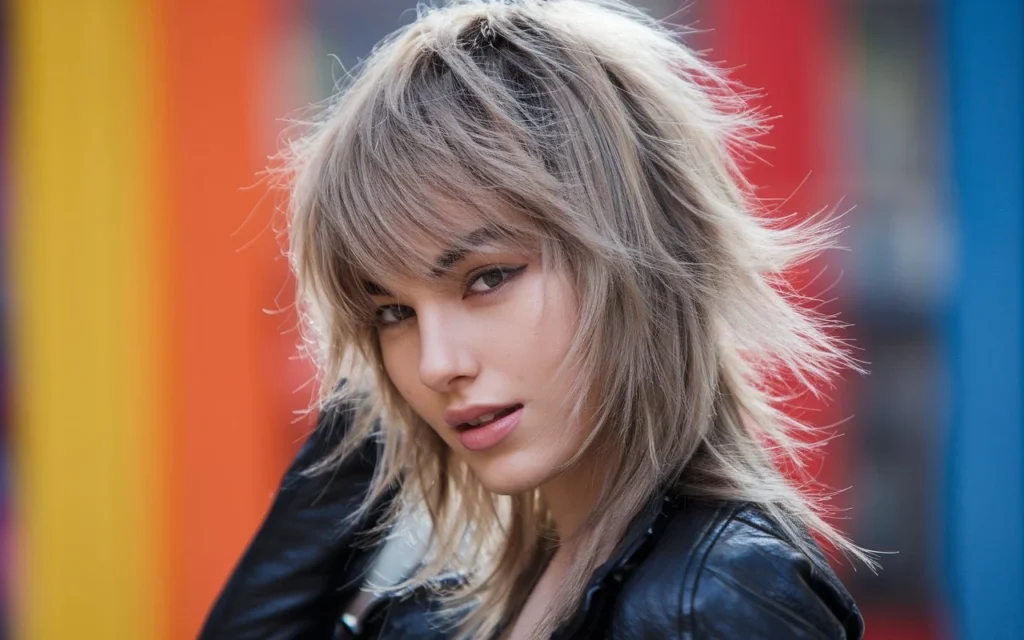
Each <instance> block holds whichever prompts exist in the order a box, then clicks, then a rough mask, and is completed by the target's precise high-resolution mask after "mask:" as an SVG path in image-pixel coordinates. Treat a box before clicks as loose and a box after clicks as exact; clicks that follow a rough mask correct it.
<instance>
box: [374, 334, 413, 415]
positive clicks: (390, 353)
mask: <svg viewBox="0 0 1024 640" xmlns="http://www.w3.org/2000/svg"><path fill="white" fill-rule="evenodd" d="M380 353H381V358H382V360H383V363H384V371H385V373H387V375H388V378H389V379H390V380H391V384H392V385H394V387H395V389H397V390H398V393H400V394H401V395H402V398H403V399H404V400H405V401H406V402H408V403H409V404H411V405H413V408H414V409H415V408H416V404H417V397H416V396H417V393H416V389H417V386H418V385H417V384H416V382H417V380H418V371H419V369H418V365H417V349H416V345H415V344H411V341H410V340H408V339H405V338H404V337H402V336H386V337H382V339H381V341H380Z"/></svg>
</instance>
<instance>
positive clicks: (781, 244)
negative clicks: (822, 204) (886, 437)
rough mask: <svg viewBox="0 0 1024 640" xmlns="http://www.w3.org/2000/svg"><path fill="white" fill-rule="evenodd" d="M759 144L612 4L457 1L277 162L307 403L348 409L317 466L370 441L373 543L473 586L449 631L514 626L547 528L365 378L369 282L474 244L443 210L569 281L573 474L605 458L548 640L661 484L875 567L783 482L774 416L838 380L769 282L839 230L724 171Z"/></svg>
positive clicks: (383, 385)
mask: <svg viewBox="0 0 1024 640" xmlns="http://www.w3.org/2000/svg"><path fill="white" fill-rule="evenodd" d="M761 132H763V124H762V122H761V120H760V118H759V117H758V114H755V113H752V112H751V111H750V109H749V108H748V106H747V104H746V101H745V100H744V96H743V94H742V93H741V92H739V91H737V89H736V87H735V86H734V85H733V84H732V83H731V82H730V81H728V80H727V79H726V78H725V77H724V76H723V75H722V74H721V73H720V72H719V71H718V70H717V69H716V68H714V67H713V66H712V65H710V64H709V63H707V62H706V61H704V60H703V59H702V58H701V57H700V56H698V55H696V54H695V53H694V52H692V51H691V50H689V49H688V48H687V47H686V46H685V45H684V44H682V43H681V42H680V40H679V39H678V37H677V34H676V33H675V32H673V31H672V30H670V29H668V28H666V27H665V26H664V25H662V24H660V23H658V22H656V21H654V20H653V19H651V18H649V17H647V16H646V15H644V14H643V13H641V12H640V11H638V10H636V9H634V8H632V7H630V6H629V5H627V4H625V3H622V2H618V1H615V0H603V1H584V0H548V1H542V0H521V1H516V2H508V1H505V2H501V1H487V0H471V1H464V2H452V3H449V4H447V5H446V6H444V7H440V8H426V7H420V8H419V15H418V18H417V20H416V21H415V22H413V23H412V24H410V25H409V26H407V27H404V28H403V29H401V30H399V31H398V32H396V33H394V34H393V35H391V36H390V37H389V38H387V39H386V40H385V41H383V42H382V43H381V44H380V45H378V47H377V48H375V49H374V51H373V52H372V54H371V55H370V56H369V58H368V59H367V60H365V61H364V62H363V63H362V64H361V65H360V66H359V67H358V69H357V70H356V72H355V73H354V74H351V76H350V78H349V79H348V81H347V83H346V85H345V86H344V87H343V88H342V90H341V91H340V92H339V94H338V96H337V98H336V99H335V100H334V101H332V103H331V104H330V106H329V107H328V108H327V109H326V110H324V112H323V114H322V116H321V117H319V118H318V119H317V120H316V122H315V123H313V124H312V125H311V127H310V128H309V129H308V130H307V131H305V133H304V135H303V136H302V137H301V138H300V139H298V140H297V141H296V142H295V143H294V145H293V146H292V147H291V148H290V155H289V157H288V160H289V164H288V169H289V171H290V173H289V174H288V178H289V180H290V183H289V184H290V188H291V191H290V193H291V201H290V210H291V227H290V241H291V259H292V265H293V268H294V271H295V273H296V275H297V279H298V284H299V297H300V302H301V306H302V309H303V311H304V314H305V318H306V320H307V321H308V322H307V323H306V329H307V333H306V335H307V338H308V339H307V341H306V345H307V346H308V347H309V351H310V353H311V355H312V356H313V357H314V358H315V360H316V362H317V364H318V366H319V371H320V373H321V375H320V382H321V385H322V390H323V391H322V394H321V398H320V399H321V405H320V406H325V405H327V404H330V403H332V402H350V403H355V405H356V406H357V409H358V411H357V420H356V423H355V425H354V426H353V429H352V430H351V432H350V433H349V434H348V436H347V439H346V440H345V442H344V443H343V444H342V445H341V446H340V447H339V449H338V450H337V451H336V452H335V454H334V455H333V456H331V458H330V459H328V460H325V461H324V462H323V463H322V464H321V465H320V466H319V467H318V470H329V469H330V468H332V467H333V466H334V465H336V464H338V463H339V462H340V461H341V460H343V459H344V458H345V457H346V456H347V455H349V454H350V453H351V452H353V451H355V450H356V449H357V448H358V447H359V443H360V442H362V441H364V440H365V439H367V438H378V439H379V440H380V441H381V442H382V443H383V444H382V452H383V453H382V462H381V464H380V465H379V466H378V469H377V475H376V477H375V479H374V482H373V486H372V490H371V491H370V494H369V496H368V497H367V500H366V503H365V505H364V507H365V509H364V511H362V512H361V514H362V513H365V510H366V509H368V508H369V507H370V505H372V504H374V503H375V502H377V501H378V500H380V499H381V498H382V497H383V496H384V495H386V494H387V493H388V492H390V491H392V490H396V489H397V495H398V498H397V499H395V500H394V501H393V502H392V508H391V510H390V516H389V519H388V520H387V521H385V522H383V523H382V524H381V529H382V530H385V529H387V527H388V526H390V524H391V523H392V522H393V521H394V519H395V518H398V517H400V516H402V515H403V514H405V513H407V512H409V511H414V510H422V511H423V512H425V513H426V514H427V515H429V517H430V519H431V524H432V534H431V539H430V544H429V546H430V549H431V554H430V555H429V561H428V562H427V563H425V565H424V566H423V567H422V568H421V570H420V571H419V572H418V573H417V574H416V575H415V576H413V578H412V579H411V582H413V583H430V581H431V580H432V579H433V578H436V577H438V576H439V575H441V574H442V573H447V572H449V571H452V570H456V571H460V572H461V573H463V574H464V575H465V576H466V577H467V579H466V581H465V582H463V583H462V584H461V585H460V586H458V587H457V588H455V589H454V590H453V591H450V592H446V593H445V594H444V595H445V597H446V598H448V599H449V606H450V610H451V611H453V612H456V616H455V617H456V618H457V624H458V626H459V632H460V633H461V634H462V635H464V636H466V637H489V636H490V635H491V634H492V633H493V632H494V631H495V630H496V629H498V628H499V627H500V624H501V623H502V621H503V620H504V619H505V618H506V617H507V616H508V615H510V613H512V612H514V611H515V610H517V608H518V607H519V606H521V604H522V603H523V601H524V599H525V597H526V595H527V594H528V592H529V589H530V587H531V586H532V583H533V580H534V578H535V577H536V575H537V571H538V570H539V568H540V567H542V566H543V563H544V562H545V560H546V558H547V557H548V556H549V554H550V545H548V544H546V543H545V537H546V536H550V535H551V522H550V517H549V515H548V513H547V511H546V509H545V506H544V504H543V502H542V500H541V499H540V496H539V495H538V493H537V492H536V491H533V492H529V493H528V494H526V495H516V496H496V495H493V494H491V493H490V492H488V491H487V490H486V489H485V488H484V487H483V486H482V485H481V484H480V482H479V481H478V480H477V479H476V478H475V477H474V475H473V474H472V472H471V471H470V470H469V469H468V467H467V466H466V465H465V464H464V463H462V462H461V461H460V460H459V459H457V458H456V457H454V456H452V455H451V452H450V450H449V449H448V448H447V447H446V446H445V444H444V443H443V442H442V441H441V439H440V438H439V437H438V436H437V435H436V434H435V433H434V432H433V430H432V429H431V428H430V427H429V426H428V425H427V424H426V423H425V422H424V421H423V420H422V419H421V418H419V417H418V416H417V415H415V413H414V412H413V411H412V410H411V409H410V407H409V406H408V405H407V404H406V403H405V402H404V401H403V399H402V397H401V396H400V394H399V393H398V392H397V390H396V389H395V388H394V386H393V385H392V384H391V382H390V380H389V379H388V376H387V375H386V372H385V370H384V367H383V364H382V360H381V353H380V347H379V343H378V341H377V336H376V331H375V329H374V328H373V325H372V311H373V306H372V304H371V302H370V299H369V296H368V293H367V291H366V289H365V287H364V284H363V283H364V282H365V281H366V280H371V281H374V282H381V281H384V282H387V281H389V279H391V278H399V277H408V276H410V275H411V274H415V273H423V272H429V271H430V269H431V267H432V264H431V263H432V260H433V258H434V256H433V255H430V254H429V253H428V251H427V249H428V248H430V247H436V246H438V245H439V244H440V245H442V246H443V245H444V244H445V243H446V242H447V241H450V239H451V238H456V237H459V236H461V235H463V234H464V233H465V231H466V230H467V227H466V220H465V218H466V217H467V216H466V215H462V216H460V215H451V212H452V211H460V212H468V213H467V215H468V216H469V217H471V218H472V221H473V224H474V225H476V226H484V227H486V228H488V229H489V230H490V231H491V232H492V233H495V234H497V235H499V236H500V237H501V238H503V239H504V240H505V241H508V242H512V243H515V244H516V245H517V246H522V247H524V248H529V249H531V250H537V251H539V252H540V253H541V255H542V256H543V260H544V264H545V268H558V269H563V270H565V272H566V273H568V274H569V275H570V276H571V279H572V282H573V283H574V286H575V293H576V295H577V297H578V301H579V330H578V332H577V334H576V338H575V342H574V344H573V345H572V347H571V349H570V351H569V358H568V359H567V366H568V363H572V364H574V365H578V366H576V367H575V368H574V369H573V370H574V371H578V372H580V373H579V374H578V375H575V376H574V377H573V378H572V382H573V388H574V393H572V394H571V395H570V396H569V397H570V399H571V400H572V401H573V403H574V407H573V409H574V414H573V415H574V417H576V418H579V417H580V416H581V415H582V413H583V412H584V407H586V408H587V415H588V419H590V420H592V422H593V425H594V429H593V432H592V434H591V436H590V438H589V439H588V440H587V442H586V444H585V445H584V447H583V450H582V451H581V452H580V453H579V454H577V458H579V456H582V455H584V453H593V452H595V450H596V449H597V448H603V447H607V449H608V451H614V452H615V455H604V456H603V459H604V460H607V461H608V463H609V465H610V468H609V469H608V476H607V479H608V482H607V484H606V486H605V487H604V490H603V493H602V494H601V496H600V500H599V503H598V505H597V508H596V509H595V510H594V512H593V513H592V514H591V515H590V517H589V519H588V521H587V523H585V525H584V526H583V527H581V531H584V532H585V533H584V534H581V535H582V536H584V537H583V538H582V539H581V540H580V545H579V549H580V551H579V552H578V555H577V557H576V559H575V562H574V563H573V566H572V570H571V573H570V575H569V577H568V578H567V583H566V584H567V585H568V586H567V588H565V589H563V590H562V592H561V594H560V596H559V600H558V601H556V602H554V603H552V605H551V608H550V610H549V612H548V615H547V617H546V618H545V620H544V622H543V624H542V634H544V635H546V634H547V633H549V632H550V631H552V630H553V629H554V628H555V626H556V625H557V624H558V623H559V622H560V621H561V620H564V619H565V617H566V616H567V615H569V613H570V612H571V611H572V610H573V609H574V608H575V607H576V606H578V604H579V602H580V598H581V596H582V592H583V590H584V588H585V585H586V581H587V579H588V578H589V576H590V575H591V574H592V573H593V571H594V569H595V568H596V566H597V565H598V564H599V563H600V562H601V561H603V559H604V557H605V555H606V554H607V553H608V552H609V550H610V547H611V546H614V544H615V543H616V542H617V541H618V539H619V537H620V536H621V534H622V533H623V531H624V529H625V527H626V526H627V524H628V523H629V521H630V520H631V519H632V518H633V517H635V515H636V514H637V513H638V512H639V510H640V509H641V508H642V506H643V505H644V504H645V503H646V501H648V500H649V499H650V498H651V497H652V496H653V495H655V494H656V493H657V492H658V491H659V489H662V488H664V487H666V486H668V487H672V488H673V489H674V490H675V491H677V492H679V493H681V494H685V495H691V496H703V497H714V498H724V499H730V500H741V501H750V502H753V503H756V504H758V505H760V506H761V507H762V508H763V509H764V510H765V511H767V512H768V513H769V514H770V515H771V516H773V517H774V518H775V519H776V520H777V521H778V522H779V523H780V525H781V526H782V528H783V529H784V531H785V532H786V533H787V535H788V536H789V537H790V538H791V540H792V542H793V544H795V545H797V546H798V547H800V548H802V549H804V550H805V551H806V552H807V553H808V554H809V555H811V557H812V558H816V557H818V556H817V554H815V553H814V552H813V550H812V543H811V542H810V538H809V537H808V536H807V535H806V532H807V531H810V532H812V533H813V534H815V535H817V536H818V537H819V538H821V539H823V540H824V541H826V542H827V543H829V544H830V545H832V546H834V547H835V548H837V549H839V550H840V551H842V552H844V553H846V554H848V555H851V556H853V557H856V558H859V559H860V560H862V561H865V562H867V563H869V564H871V560H870V559H869V558H868V557H867V556H866V555H865V553H864V552H863V551H862V550H861V549H859V548H858V547H856V546H855V545H853V544H852V543H850V542H849V541H848V540H846V539H845V538H844V537H843V536H842V535H841V534H840V533H839V532H838V531H836V530H835V529H834V528H833V527H832V526H831V525H830V524H829V523H828V522H827V521H826V520H824V519H823V517H822V516H823V515H825V512H824V511H823V509H822V505H821V504H820V501H819V500H817V499H816V498H815V497H814V494H813V493H812V492H809V491H806V490H804V488H803V487H802V486H798V485H797V484H795V483H794V482H793V481H792V480H791V479H789V478H787V476H786V475H785V474H783V473H782V472H781V471H780V466H783V465H785V466H786V467H791V468H796V469H799V468H801V466H802V465H801V462H802V461H803V459H804V453H805V452H806V451H807V450H808V448H809V447H812V446H814V445H813V444H808V443H813V442H814V441H815V439H814V438H813V437H811V436H810V435H809V434H808V433H806V432H807V431H809V428H808V427H807V426H806V425H804V424H802V423H801V422H799V421H797V420H795V419H794V418H792V417H790V416H789V415H787V413H786V412H785V411H784V410H783V409H784V405H785V403H786V402H787V401H789V400H792V398H793V397H795V396H796V395H798V394H799V393H803V392H810V393H815V394H817V393H819V392H820V391H819V389H821V388H822V387H823V386H824V385H825V384H827V382H828V380H829V379H830V378H831V377H833V376H834V375H835V374H837V373H838V372H839V371H841V370H843V369H846V368H851V367H852V368H856V363H855V362H854V361H853V360H852V359H851V357H850V356H849V354H848V352H847V351H846V349H845V348H844V345H843V344H842V343H841V342H840V341H838V340H837V339H835V338H834V337H831V336H830V334H831V333H832V330H833V329H835V328H836V327H837V326H838V323H837V322H836V320H835V319H834V318H831V317H827V316H824V315H822V314H819V313H816V312H815V311H814V310H813V309H812V308H811V307H810V306H809V305H808V304H807V303H806V300H804V299H803V298H802V297H801V296H800V295H799V294H798V293H797V292H795V291H793V290H792V289H791V288H790V286H789V285H788V284H787V281H786V279H785V278H784V276H783V274H784V273H785V272H786V271H787V270H788V269H791V268H792V267H794V266H797V265H800V264H803V263H805V262H806V261H807V260H809V259H811V258H812V257H814V256H816V255H817V254H818V253H820V252H821V251H822V250H824V249H827V248H829V247H830V246H832V244H833V242H834V240H835V237H836V235H837V233H838V227H837V226H836V224H835V221H834V218H830V217H827V216H822V215H818V216H811V217H809V218H803V219H802V220H800V221H796V222H794V221H793V220H794V219H793V218H785V217H779V216H773V215H769V214H768V213H767V212H766V211H764V210H763V207H762V206H761V205H760V204H759V203H758V202H757V200H756V199H755V198H754V197H753V195H752V190H751V188H750V185H748V184H747V183H746V181H745V180H744V179H743V176H742V174H741V171H740V167H739V166H738V164H737V162H738V159H739V158H743V157H746V155H747V154H749V153H750V152H751V151H752V150H753V149H754V148H755V144H756V143H755V139H756V137H757V135H758V134H759V133H761ZM346 378H347V379H348V380H349V383H348V384H346V385H344V386H341V387H339V382H340V381H341V380H342V379H346ZM793 381H796V383H797V384H796V385H793V384H792V382H793ZM794 386H796V387H797V388H794ZM593 407H596V413H595V410H594V409H593ZM592 414H593V415H592ZM470 605H472V606H470Z"/></svg>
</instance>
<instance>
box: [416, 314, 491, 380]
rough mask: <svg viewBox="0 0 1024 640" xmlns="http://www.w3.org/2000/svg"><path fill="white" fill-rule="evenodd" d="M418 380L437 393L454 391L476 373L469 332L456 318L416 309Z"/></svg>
mask: <svg viewBox="0 0 1024 640" xmlns="http://www.w3.org/2000/svg"><path fill="white" fill-rule="evenodd" d="M417 324H418V325H419V331H420V380H421V381H422V382H423V384H425V385H426V386H427V387H430V388H431V389H433V390H434V391H437V392H438V393H447V392H450V391H454V390H456V389H457V388H458V387H459V386H460V385H462V384H465V383H467V382H468V381H470V380H472V379H473V378H474V377H475V376H476V374H477V362H476V359H475V358H474V357H473V351H472V348H471V344H470V338H469V336H470V333H471V332H469V331H464V330H460V329H459V324H458V319H457V318H454V317H451V316H450V315H446V314H444V313H440V312H434V313H429V312H418V313H417Z"/></svg>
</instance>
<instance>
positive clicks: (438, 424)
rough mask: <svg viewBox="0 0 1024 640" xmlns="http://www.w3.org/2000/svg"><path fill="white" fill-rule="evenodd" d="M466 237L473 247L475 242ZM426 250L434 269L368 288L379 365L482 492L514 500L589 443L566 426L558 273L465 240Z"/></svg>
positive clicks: (568, 288)
mask: <svg viewBox="0 0 1024 640" xmlns="http://www.w3.org/2000/svg"><path fill="white" fill-rule="evenodd" d="M474 237H475V240H474ZM467 239H468V240H469V241H468V242H464V243H460V244H462V245H463V246H470V247H471V249H469V250H468V251H459V250H453V249H452V248H450V247H441V246H438V247H432V248H433V249H436V254H435V255H437V257H438V259H437V263H436V264H437V267H438V268H437V269H436V270H435V271H434V272H433V273H432V274H424V275H423V276H422V277H418V278H415V279H411V280H406V281H403V282H377V283H373V285H375V287H374V286H371V290H373V289H377V290H376V291H374V293H380V294H382V295H374V296H373V299H374V304H375V305H377V327H378V329H377V330H378V335H379V339H380V345H381V351H382V353H383V357H384V366H385V369H386V370H387V373H388V376H389V377H390V378H391V381H392V383H393V384H394V386H395V387H396V388H397V390H398V391H399V393H401V395H402V397H403V398H404V399H405V401H406V402H408V403H409V405H410V406H411V407H412V408H413V410H415V411H416V413H417V414H419V416H420V417H422V418H423V419H424V420H425V421H426V422H427V423H428V424H429V425H430V426H431V427H432V428H433V429H434V431H436V432H437V434H438V435H439V436H440V437H441V438H442V439H443V440H444V441H445V442H446V443H447V444H448V446H449V447H451V448H452V450H453V451H454V452H455V454H456V455H457V456H459V457H460V458H462V459H463V460H465V462H466V463H467V464H468V465H469V466H470V467H471V468H472V469H473V471H474V472H475V473H476V475H477V476H478V477H479V478H480V480H481V482H483V484H484V486H486V487H487V488H488V489H489V490H491V491H493V492H495V493H499V494H506V495H509V494H514V493H519V492H522V491H526V490H530V489H534V488H536V487H539V486H541V485H542V484H544V483H546V482H547V481H549V480H551V479H552V478H553V477H555V476H556V475H557V471H558V468H559V467H560V466H561V465H563V464H564V463H566V462H567V461H568V460H570V459H571V458H572V456H573V455H575V454H576V452H577V451H578V450H579V448H580V446H581V445H582V443H583V441H584V439H585V438H586V436H587V435H588V428H585V427H584V426H583V425H580V424H569V423H568V417H567V416H568V413H569V407H570V406H571V400H572V399H571V398H569V397H568V394H569V393H570V391H569V385H570V376H571V375H572V374H573V372H574V369H573V368H571V367H570V368H567V371H566V373H565V374H563V375H562V376H561V377H558V375H557V372H558V369H559V367H560V365H562V363H563V360H564V359H565V357H566V354H567V352H568V349H569V346H570V344H571V342H572V340H573V337H574V336H575V333H576V330H577V324H578V321H577V313H576V311H577V308H576V303H575V295H574V292H573V288H572V285H571V283H570V280H569V279H568V277H567V276H566V274H565V273H563V272H560V271H557V270H555V271H551V270H549V272H548V273H547V274H545V273H544V272H543V270H542V267H541V263H540V258H539V256H534V255H529V254H526V253H523V252H522V251H520V250H513V249H509V248H507V247H503V246H501V245H500V244H498V243H497V241H495V240H489V239H487V234H486V233H483V232H482V231H477V232H474V233H472V234H469V236H467Z"/></svg>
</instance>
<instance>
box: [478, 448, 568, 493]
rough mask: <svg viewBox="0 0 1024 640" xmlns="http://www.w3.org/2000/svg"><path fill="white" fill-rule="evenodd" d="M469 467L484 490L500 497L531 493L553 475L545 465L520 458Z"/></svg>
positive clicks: (485, 462) (486, 462)
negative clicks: (540, 465) (541, 465)
mask: <svg viewBox="0 0 1024 640" xmlns="http://www.w3.org/2000/svg"><path fill="white" fill-rule="evenodd" d="M517 458H519V459H517ZM471 466H472V468H473V472H474V473H475V474H476V477H477V478H478V479H479V480H480V483H481V484H482V485H484V488H486V489H487V490H488V491H490V492H491V493H496V494H498V495H501V496H514V495H517V494H520V493H526V492H528V491H533V490H534V489H536V488H537V487H539V486H541V485H542V484H544V483H545V482H547V481H548V480H549V479H550V478H551V476H552V475H553V473H552V469H551V468H549V467H547V466H546V465H545V466H543V467H539V466H538V465H537V464H536V462H534V463H533V464H530V463H529V462H528V461H524V460H522V459H521V457H520V456H512V457H509V458H504V459H496V460H487V461H483V462H481V463H478V464H475V465H471Z"/></svg>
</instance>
